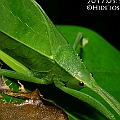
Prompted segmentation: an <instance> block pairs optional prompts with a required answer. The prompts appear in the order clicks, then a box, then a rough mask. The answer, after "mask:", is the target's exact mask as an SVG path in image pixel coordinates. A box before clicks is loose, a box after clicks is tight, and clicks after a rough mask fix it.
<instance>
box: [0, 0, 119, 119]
mask: <svg viewBox="0 0 120 120" xmlns="http://www.w3.org/2000/svg"><path fill="white" fill-rule="evenodd" d="M0 9H1V11H0V14H1V16H0V23H1V25H0V30H1V32H0V37H1V39H0V43H2V44H0V59H1V60H2V61H3V62H5V63H6V64H7V65H8V66H10V67H11V68H12V69H13V70H15V71H16V72H15V71H11V70H4V69H0V75H3V76H6V77H11V78H15V79H20V80H27V81H29V82H34V83H39V84H51V83H55V86H56V87H58V88H60V89H61V90H62V91H64V92H66V93H68V94H70V95H72V96H74V97H76V98H78V99H80V100H83V101H84V102H87V103H88V104H90V105H91V106H93V107H95V108H96V109H97V110H98V111H100V112H101V113H102V114H104V115H105V116H106V117H107V118H109V119H113V120H115V117H114V115H113V114H112V113H111V112H110V111H109V110H108V109H107V108H106V107H105V106H104V105H103V104H102V103H101V102H100V101H98V100H97V99H96V98H93V97H91V96H89V95H88V94H85V93H84V92H81V91H80V90H81V88H84V87H86V88H89V89H90V90H92V91H94V92H95V93H97V94H98V95H100V96H101V97H102V98H103V99H104V100H105V101H106V102H107V103H108V104H109V105H110V106H111V107H112V108H113V109H114V110H115V111H116V113H118V115H120V104H119V102H118V101H117V100H115V99H114V98H113V97H112V96H111V95H110V94H109V93H107V92H106V91H105V90H103V89H102V88H101V87H100V86H99V85H98V84H97V83H96V82H95V79H94V78H93V77H92V75H91V73H90V72H89V71H88V70H87V69H86V67H85V65H84V64H83V62H82V60H81V59H80V57H79V56H78V54H77V53H76V51H75V46H76V45H75V44H74V45H75V46H71V44H69V43H68V42H67V41H66V40H65V38H64V37H63V36H62V35H61V34H60V32H59V31H58V30H57V29H56V27H55V26H54V25H53V23H52V22H51V20H50V19H49V18H48V16H47V15H46V13H45V12H44V10H43V9H42V8H41V7H40V6H39V5H38V4H37V3H36V2H35V1H34V0H27V1H26V0H10V1H9V0H2V1H1V6H0ZM20 69H21V70H20ZM21 71H22V72H21Z"/></svg>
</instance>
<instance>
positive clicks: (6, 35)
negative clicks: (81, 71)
mask: <svg viewBox="0 0 120 120" xmlns="http://www.w3.org/2000/svg"><path fill="white" fill-rule="evenodd" d="M28 3H29V4H28ZM16 6H17V7H16ZM0 9H1V12H0V13H1V16H0V24H1V25H0V30H1V31H2V32H1V33H0V43H1V44H0V49H2V50H3V51H4V52H6V53H7V54H9V55H10V56H11V57H12V58H14V60H19V62H20V63H22V64H23V65H24V66H27V67H28V68H31V69H33V70H36V71H39V72H46V71H50V70H51V69H52V67H53V65H54V63H53V62H51V61H52V59H53V58H52V55H53V54H54V52H55V51H56V50H57V49H58V48H59V47H60V46H61V45H64V44H67V42H66V41H65V40H64V38H63V37H62V36H61V35H60V34H59V32H57V31H56V29H55V28H54V27H53V24H52V23H51V21H50V20H49V19H48V17H47V16H46V14H45V13H44V15H45V16H43V14H41V13H42V12H44V11H43V10H42V9H41V8H40V9H39V6H37V5H36V4H35V6H34V5H33V1H32V0H31V1H30V2H27V1H25V0H24V2H23V1H22V0H21V1H17V0H16V1H15V0H11V1H9V0H2V1H1V6H0ZM40 10H41V11H40ZM4 14H5V15H4ZM3 16H4V17H3ZM48 23H49V24H48ZM6 25H7V27H6ZM48 26H50V28H52V30H49V29H50V28H49V27H48ZM59 29H60V31H61V32H62V33H63V35H64V36H65V38H66V39H67V40H72V41H70V43H71V44H73V41H74V40H75V38H76V35H77V33H78V32H82V33H83V34H84V36H85V37H87V38H89V43H88V44H87V45H86V46H85V47H84V48H83V50H82V52H81V53H82V54H81V57H82V59H83V61H84V63H85V65H86V67H87V68H88V69H89V70H90V71H91V72H92V73H93V74H94V77H95V79H96V81H97V82H98V83H99V84H100V85H101V86H102V87H103V88H104V89H105V90H107V91H108V92H110V93H111V94H112V95H113V96H115V98H116V99H117V100H118V101H120V99H119V98H117V92H118V90H119V87H118V83H119V81H117V82H115V81H116V79H117V80H118V78H120V76H119V73H120V71H119V65H118V64H119V63H118V61H119V60H120V57H119V55H118V54H119V52H118V51H116V50H115V49H114V50H113V47H111V46H109V45H108V43H106V42H105V41H104V39H103V38H101V37H100V36H99V35H98V34H96V33H94V32H92V31H91V30H88V29H85V28H82V27H70V26H66V27H65V26H61V27H59ZM41 31H42V32H41ZM55 35H58V36H55ZM29 39H31V42H29ZM38 39H40V40H38ZM44 40H45V41H44ZM51 40H52V41H51ZM59 40H61V41H59ZM98 40H99V42H97V41H98ZM41 43H42V44H41ZM40 44H41V46H39V45H40ZM100 48H102V49H100ZM104 48H107V52H105V51H106V50H105V49H104ZM109 49H111V50H110V51H109ZM100 51H101V52H100ZM99 52H100V53H99ZM111 52H113V53H114V52H115V53H114V54H115V56H114V55H110V54H111ZM104 53H106V54H104ZM108 53H109V54H108ZM98 54H99V55H100V56H98ZM44 55H45V56H44ZM101 55H103V56H104V57H103V56H102V57H101ZM116 56H117V59H118V61H117V62H115V61H116ZM46 57H48V58H46ZM109 59H112V60H111V65H109ZM99 60H100V61H99ZM94 63H96V64H94ZM114 63H115V64H114ZM109 67H110V69H109ZM115 67H117V68H115ZM111 71H112V72H111ZM114 71H115V72H114ZM113 73H114V74H113ZM109 76H110V78H109ZM111 76H113V77H111ZM116 76H117V77H118V78H116ZM111 78H112V79H111ZM113 81H114V85H116V86H117V87H116V86H115V87H113ZM110 86H112V87H110ZM35 87H36V84H35ZM35 87H34V86H33V84H29V85H28V83H27V84H26V88H28V89H30V90H32V89H33V88H35ZM37 87H38V88H39V89H40V91H42V94H43V95H44V94H45V95H46V97H45V98H48V99H50V100H53V101H55V102H56V103H57V104H58V105H60V106H62V107H63V108H64V109H65V110H66V111H68V113H69V115H70V116H72V115H73V116H74V118H73V117H72V118H71V119H75V118H76V119H82V120H83V119H96V118H97V119H105V117H104V116H102V115H101V114H100V113H99V112H98V111H96V110H95V109H93V108H92V107H91V106H89V105H87V104H86V103H84V102H82V101H80V100H77V99H75V98H73V97H72V96H69V95H67V94H65V93H63V92H61V91H60V90H58V89H57V88H56V87H54V86H53V85H50V86H49V85H48V86H44V85H43V86H42V85H39V86H37ZM116 89H117V90H116ZM82 91H84V92H86V93H87V94H91V95H92V96H95V98H97V99H99V100H100V101H102V102H103V103H104V101H103V100H102V99H101V98H100V97H98V96H97V95H96V94H95V93H93V92H92V91H89V90H87V89H83V90H82ZM115 94H116V95H115ZM58 95H59V96H58ZM55 96H56V98H55ZM61 96H62V97H61ZM70 100H72V102H70ZM68 103H69V104H68ZM73 103H74V104H73ZM70 104H73V106H72V105H70ZM104 105H105V106H106V107H108V108H110V107H109V106H108V105H107V104H106V103H104ZM74 106H75V107H74ZM77 107H79V110H78V111H77V110H76V108H77ZM110 110H111V111H112V112H113V113H115V112H114V111H113V110H112V109H111V108H110ZM86 111H87V112H86ZM88 111H90V113H88ZM115 115H116V113H115ZM116 118H119V117H118V116H117V115H116Z"/></svg>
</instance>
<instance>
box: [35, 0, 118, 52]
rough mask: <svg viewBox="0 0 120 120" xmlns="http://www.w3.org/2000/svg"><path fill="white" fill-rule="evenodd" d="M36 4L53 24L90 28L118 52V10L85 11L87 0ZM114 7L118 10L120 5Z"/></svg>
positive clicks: (47, 0)
mask: <svg viewBox="0 0 120 120" xmlns="http://www.w3.org/2000/svg"><path fill="white" fill-rule="evenodd" d="M93 1H94V0H93ZM37 2H38V3H39V4H40V5H41V7H42V8H43V9H44V10H45V12H46V13H47V15H48V16H49V18H50V19H51V20H52V21H53V23H54V24H61V25H77V26H83V27H87V28H90V29H92V30H94V31H96V32H97V33H99V34H100V35H102V36H103V37H104V38H105V39H106V40H108V41H109V42H110V43H111V44H112V45H113V46H115V47H116V48H117V49H118V50H120V10H87V5H88V4H87V2H88V0H87V1H85V0H37ZM94 5H96V4H94ZM98 5H100V4H98ZM104 5H105V4H104ZM109 5H111V6H113V4H109ZM115 5H116V6H117V5H119V8H120V4H115Z"/></svg>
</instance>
